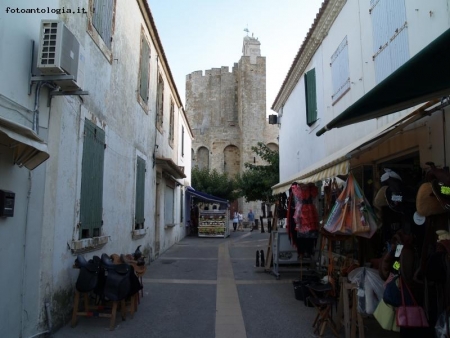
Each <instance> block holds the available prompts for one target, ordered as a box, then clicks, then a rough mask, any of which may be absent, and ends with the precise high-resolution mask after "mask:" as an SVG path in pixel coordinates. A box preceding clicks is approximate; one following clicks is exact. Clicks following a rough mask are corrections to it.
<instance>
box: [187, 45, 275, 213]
mask: <svg viewBox="0 0 450 338" xmlns="http://www.w3.org/2000/svg"><path fill="white" fill-rule="evenodd" d="M242 51H243V56H242V57H241V59H240V60H239V62H238V63H235V64H234V66H233V68H232V70H231V72H230V71H229V69H228V67H221V68H212V69H210V70H206V71H205V73H204V74H203V71H195V72H192V73H191V74H188V75H187V76H186V114H187V116H188V119H189V123H190V124H191V127H192V130H193V133H194V141H193V143H192V147H193V149H192V153H193V156H194V159H193V166H195V165H196V164H198V165H199V166H200V167H204V166H205V163H204V161H205V154H204V148H206V149H208V151H209V154H208V155H209V157H208V158H209V159H208V161H209V163H208V164H209V168H210V169H217V170H218V171H219V172H227V173H229V174H230V175H233V174H235V173H236V172H239V173H242V172H243V170H244V169H245V167H244V164H245V163H246V162H250V163H255V164H263V161H262V159H260V158H259V157H258V156H256V154H255V153H254V152H253V151H252V149H251V148H252V147H253V146H256V145H257V143H258V142H263V143H265V144H269V143H270V144H271V146H273V145H275V146H277V145H278V138H277V137H278V127H277V126H276V125H269V124H268V119H267V118H266V58H265V57H263V56H260V55H261V54H260V43H259V41H258V40H257V39H255V38H250V37H248V36H247V37H245V38H244V42H243V49H242ZM257 205H258V204H255V203H250V204H248V203H244V202H243V201H242V200H240V201H239V209H240V210H242V211H243V212H244V215H246V214H247V212H248V210H249V209H251V208H253V210H254V211H257V210H258V209H259V208H257ZM255 215H256V216H258V213H257V212H255Z"/></svg>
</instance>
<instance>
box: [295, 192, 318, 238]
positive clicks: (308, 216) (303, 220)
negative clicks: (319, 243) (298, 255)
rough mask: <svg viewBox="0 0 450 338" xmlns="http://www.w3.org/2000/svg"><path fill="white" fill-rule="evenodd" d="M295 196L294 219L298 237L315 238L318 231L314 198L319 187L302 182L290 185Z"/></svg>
mask: <svg viewBox="0 0 450 338" xmlns="http://www.w3.org/2000/svg"><path fill="white" fill-rule="evenodd" d="M292 192H293V194H294V196H295V200H296V205H295V214H294V221H295V224H296V230H297V232H298V235H299V236H300V237H306V238H317V237H318V233H319V213H318V212H317V208H316V206H315V204H314V199H315V198H316V197H317V195H318V193H319V189H318V188H317V187H316V186H315V185H314V184H302V185H296V186H293V187H292Z"/></svg>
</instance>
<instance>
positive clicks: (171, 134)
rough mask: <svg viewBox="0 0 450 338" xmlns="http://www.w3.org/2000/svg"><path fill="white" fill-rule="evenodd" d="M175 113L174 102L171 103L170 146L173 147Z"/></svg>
mask: <svg viewBox="0 0 450 338" xmlns="http://www.w3.org/2000/svg"><path fill="white" fill-rule="evenodd" d="M174 112H175V106H174V104H173V101H170V119H169V145H170V146H171V147H173V139H174V127H175V126H174Z"/></svg>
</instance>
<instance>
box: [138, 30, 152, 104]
mask: <svg viewBox="0 0 450 338" xmlns="http://www.w3.org/2000/svg"><path fill="white" fill-rule="evenodd" d="M141 45H142V46H141V69H140V83H139V94H140V95H141V98H142V100H143V101H144V102H145V103H147V102H148V70H149V65H150V61H149V59H150V47H149V45H148V43H147V40H146V39H145V37H144V35H142V41H141Z"/></svg>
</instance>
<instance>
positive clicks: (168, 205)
mask: <svg viewBox="0 0 450 338" xmlns="http://www.w3.org/2000/svg"><path fill="white" fill-rule="evenodd" d="M173 203H174V188H172V187H169V186H168V185H166V189H165V191H164V224H174V218H173V205H174V204H173Z"/></svg>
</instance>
